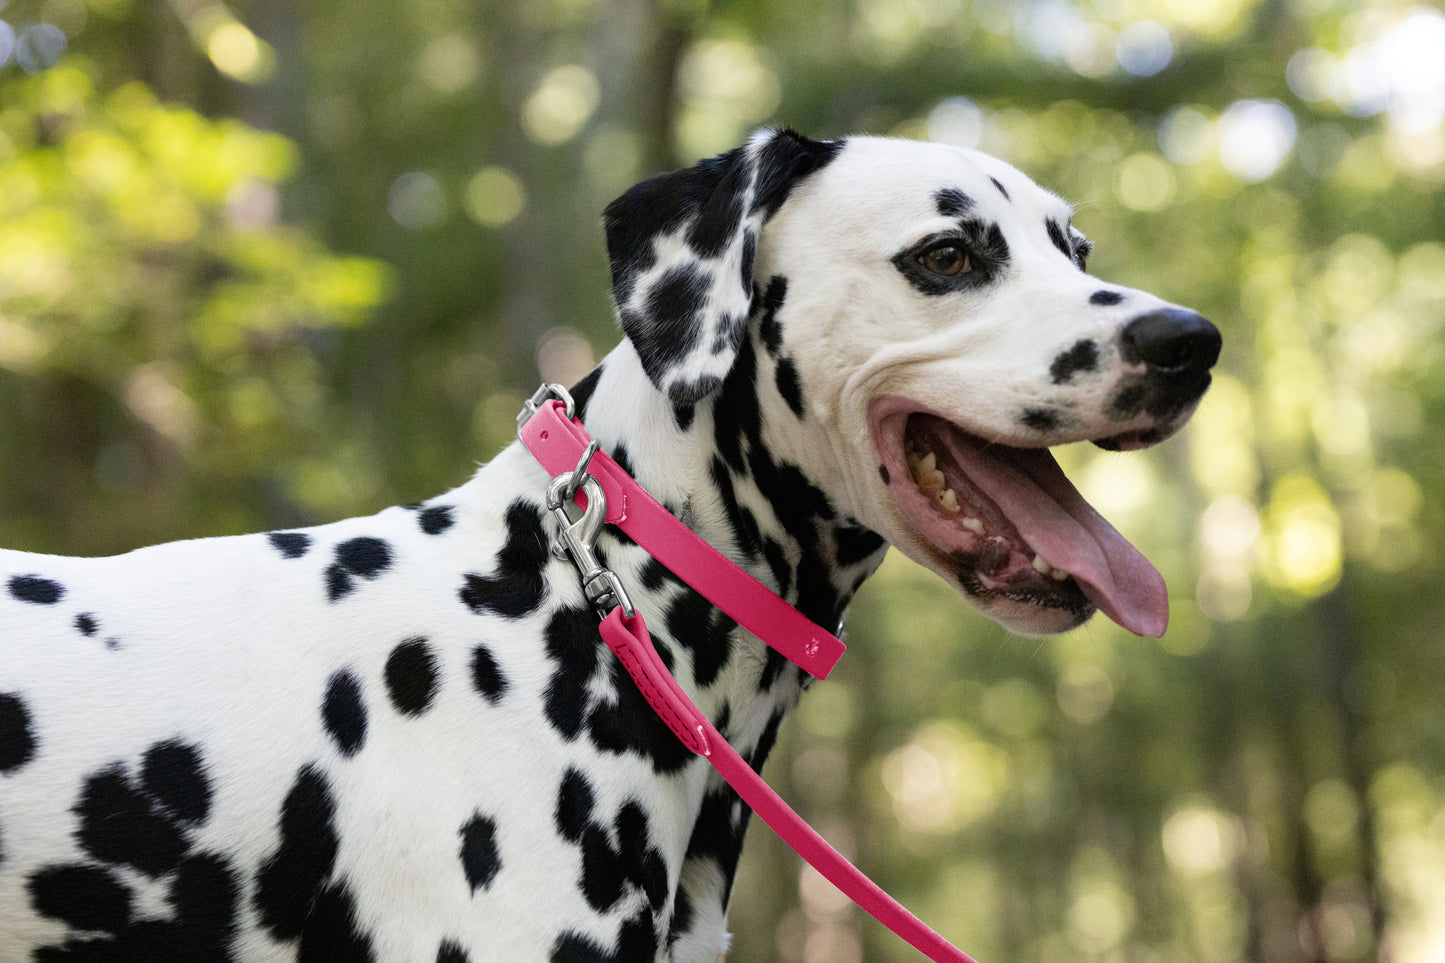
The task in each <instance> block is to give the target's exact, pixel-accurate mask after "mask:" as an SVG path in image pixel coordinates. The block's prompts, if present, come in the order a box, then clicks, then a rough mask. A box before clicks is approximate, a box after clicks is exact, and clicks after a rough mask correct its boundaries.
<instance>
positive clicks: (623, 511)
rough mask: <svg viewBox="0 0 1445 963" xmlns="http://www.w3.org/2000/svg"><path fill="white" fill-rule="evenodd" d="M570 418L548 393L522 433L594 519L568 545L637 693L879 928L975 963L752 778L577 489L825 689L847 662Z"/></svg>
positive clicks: (540, 395)
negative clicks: (586, 540)
mask: <svg viewBox="0 0 1445 963" xmlns="http://www.w3.org/2000/svg"><path fill="white" fill-rule="evenodd" d="M549 393H550V394H556V395H558V396H559V397H561V398H564V399H566V401H565V403H564V402H563V401H555V400H553V401H544V400H543V399H544V398H545V397H546V395H547V394H549ZM571 407H572V405H571V398H570V397H568V395H567V393H566V392H565V391H564V390H561V389H560V388H557V387H556V386H543V388H542V389H539V390H538V392H537V394H535V395H533V397H532V400H531V401H529V402H528V403H527V407H526V409H525V410H524V411H523V412H522V414H521V415H519V416H518V419H517V421H518V427H517V434H518V436H519V437H520V438H521V439H522V444H524V445H525V446H526V447H527V450H528V451H530V452H531V453H532V455H533V456H534V457H535V458H536V459H537V461H539V462H540V463H541V464H542V467H544V468H545V469H546V470H547V472H548V473H549V474H551V475H553V476H554V484H555V483H556V481H558V480H560V479H562V478H564V477H565V476H567V475H571V476H572V477H571V484H570V486H568V487H570V489H571V491H572V492H573V496H572V497H575V498H576V500H577V504H578V505H579V506H580V507H582V508H583V510H584V520H583V522H578V523H576V525H569V526H568V531H566V532H564V536H565V537H564V544H566V545H567V546H568V552H569V554H571V555H572V559H573V561H574V562H576V563H577V565H578V568H579V570H580V571H582V573H583V577H584V587H585V588H586V589H587V594H588V597H589V599H592V600H593V602H594V604H598V605H599V608H602V607H603V606H602V605H601V604H600V603H599V602H598V599H599V598H600V599H603V600H606V601H609V602H610V603H611V607H610V611H608V612H607V614H606V615H605V616H604V617H603V618H602V624H601V626H600V632H601V634H602V639H603V641H604V642H606V643H607V647H608V648H609V649H611V650H612V652H613V654H614V655H616V656H617V658H618V660H619V661H620V662H621V663H622V666H623V668H624V669H626V670H627V674H628V675H629V676H631V677H632V680H633V682H635V683H636V684H637V688H638V691H640V692H641V693H642V696H643V698H645V699H646V700H647V703H648V705H650V706H652V709H653V711H654V712H656V713H657V715H658V718H660V719H661V720H662V721H663V722H664V723H665V724H666V725H667V727H668V729H670V730H671V731H672V732H673V734H674V735H676V736H677V738H678V739H680V740H681V741H682V744H683V745H685V746H686V747H687V748H688V749H689V750H690V751H691V752H694V753H696V754H697V755H700V756H702V757H704V758H705V759H707V761H708V762H709V763H711V764H712V767H713V768H714V769H716V770H717V771H718V773H719V774H720V775H721V776H722V777H723V779H724V780H726V781H727V784H728V785H730V786H732V788H733V789H734V790H736V791H737V794H738V795H739V796H741V797H742V799H743V801H744V802H746V803H747V804H748V805H749V806H751V807H752V809H753V812H755V813H757V814H758V816H759V817H760V818H761V819H762V820H763V822H765V823H767V824H768V826H769V827H771V828H772V830H773V832H775V833H777V834H778V836H779V837H781V838H782V840H783V842H785V843H787V844H788V845H789V846H790V847H792V849H793V851H794V852H796V853H797V854H798V855H799V856H801V857H802V858H803V859H804V860H805V861H806V862H807V863H808V864H809V865H810V866H812V867H813V868H814V869H816V870H817V871H818V872H819V873H821V874H823V876H824V877H826V878H827V879H828V880H829V881H831V882H832V883H833V885H834V886H837V887H838V889H839V890H841V891H842V892H843V894H844V895H846V896H847V897H848V898H849V899H851V900H852V901H853V902H855V903H857V904H858V905H859V906H861V907H862V908H863V909H864V910H866V911H867V912H868V913H869V914H870V915H871V916H872V917H873V918H874V919H876V920H878V922H880V923H882V924H883V925H884V926H886V927H888V928H889V929H890V930H892V931H893V932H894V933H897V934H898V935H899V936H900V937H902V938H903V939H904V940H906V941H907V942H908V943H909V944H910V945H912V946H913V947H914V948H915V949H917V950H918V951H919V952H920V953H922V954H923V955H924V956H926V957H928V958H929V959H930V960H933V961H935V963H975V961H974V959H973V958H972V957H970V956H969V955H968V954H966V953H964V952H963V951H962V950H960V949H959V948H958V947H956V946H954V945H953V944H952V943H950V942H948V941H947V940H945V939H944V938H943V937H941V936H939V935H938V934H937V933H935V932H934V931H933V930H932V929H930V928H929V927H928V926H927V925H926V924H925V923H923V922H922V921H921V920H919V919H918V917H916V916H914V915H913V914H912V913H910V912H908V910H907V909H905V908H904V907H903V906H902V904H900V903H899V902H898V901H897V900H895V899H894V898H893V897H891V896H889V895H888V894H887V893H885V892H884V891H883V889H882V888H881V887H879V886H878V884H877V883H875V882H873V881H872V880H871V879H869V878H868V877H867V876H866V875H864V874H863V872H862V871H861V870H859V869H858V868H857V867H856V866H854V865H853V864H852V863H850V862H849V861H848V860H847V859H846V858H845V857H844V856H843V855H842V854H841V853H839V852H838V851H837V850H836V849H834V848H833V847H832V846H830V845H828V842H827V840H825V839H824V838H823V837H822V836H820V835H819V834H818V832H817V831H816V830H814V829H813V827H811V826H809V825H808V823H807V821H806V820H804V819H803V817H801V816H799V815H798V814H797V813H796V812H794V811H793V809H792V807H790V806H789V805H788V804H787V803H786V802H784V801H783V799H782V797H780V796H779V795H778V794H777V793H775V792H774V791H773V790H772V788H771V787H770V786H769V785H768V784H767V782H766V781H765V780H764V779H763V777H762V776H761V775H760V774H758V773H756V772H754V771H753V769H752V767H751V766H749V765H748V763H747V761H746V760H744V759H743V758H742V756H740V755H738V753H737V751H736V750H735V749H733V747H732V746H731V745H729V744H728V741H727V740H726V739H725V738H723V736H722V734H721V733H720V732H718V731H717V729H716V728H714V727H713V725H712V723H711V722H709V721H708V719H707V716H705V715H703V713H702V712H701V711H700V710H699V709H698V708H697V706H696V705H694V704H693V702H692V700H691V699H689V698H688V697H687V693H685V692H683V691H682V687H681V686H679V685H678V684H677V680H676V679H674V678H673V677H672V674H671V673H669V672H668V671H667V667H666V666H664V665H663V664H662V659H661V658H659V657H658V654H657V649H656V648H654V646H653V644H652V638H651V636H649V635H648V634H647V623H646V622H645V621H643V618H642V615H641V614H640V613H633V614H630V615H629V614H627V613H630V612H632V606H631V602H630V601H629V600H628V599H627V595H626V593H625V592H624V591H622V589H621V587H620V585H618V583H617V582H616V576H615V575H613V574H612V573H611V572H610V571H607V570H605V569H602V568H601V567H600V566H598V565H597V564H596V560H595V559H594V558H591V552H590V546H589V545H580V546H579V543H578V539H577V538H576V537H575V536H574V534H573V530H574V529H580V528H583V527H584V524H585V523H586V522H587V519H586V517H585V516H586V510H587V507H588V506H587V504H586V496H585V495H584V494H583V493H582V491H581V490H580V488H579V486H580V484H581V480H582V479H583V478H590V479H592V480H595V482H596V483H597V484H598V488H597V489H595V490H596V491H599V492H600V493H601V495H602V498H601V499H599V500H600V501H603V502H605V507H604V519H605V521H607V522H611V523H612V524H615V525H617V526H618V527H619V528H621V529H622V531H623V532H625V533H626V534H627V535H628V536H630V537H631V538H632V540H633V541H635V542H637V544H638V545H640V546H642V547H643V548H644V549H646V550H647V551H648V552H649V553H650V554H651V555H652V556H653V557H654V558H656V559H657V560H658V561H660V562H661V563H662V564H663V565H665V566H667V567H668V568H669V569H671V570H672V572H673V574H675V575H677V576H678V577H679V578H681V579H682V580H683V581H684V582H686V583H687V584H688V585H690V586H692V587H693V588H694V589H696V590H697V591H698V592H700V593H702V595H703V596H704V597H706V598H707V599H708V600H709V601H710V602H712V603H713V604H714V605H716V606H717V607H718V608H719V609H721V610H722V611H723V612H725V613H727V615H728V616H729V617H730V618H732V619H733V620H734V621H736V622H737V623H738V624H739V625H741V626H742V627H743V628H745V629H747V630H748V631H749V632H751V633H753V634H754V635H756V636H757V637H758V638H760V639H762V640H763V641H764V642H766V643H767V644H768V645H769V646H771V647H772V648H774V649H776V650H777V651H778V652H780V653H781V654H782V655H784V656H786V657H787V658H788V660H789V661H791V662H793V663H795V664H797V665H799V666H801V667H802V668H804V669H806V670H807V671H808V672H811V673H812V674H813V675H815V676H817V677H818V678H820V679H821V678H826V677H827V675H828V673H829V671H831V670H832V668H833V665H834V664H835V663H836V662H837V661H838V658H839V657H840V656H841V655H842V654H843V648H844V646H843V643H842V642H841V641H839V640H838V639H837V638H836V637H834V636H833V634H832V633H830V632H827V631H825V630H823V629H821V628H819V627H818V626H817V625H815V624H814V623H813V622H811V621H810V620H808V619H807V618H805V617H804V616H803V615H802V613H800V612H798V610H797V609H795V608H793V607H792V606H791V605H789V604H788V603H787V602H784V601H783V600H782V599H781V598H779V597H778V596H777V595H775V594H774V593H773V592H771V591H770V590H769V589H768V588H767V586H765V585H763V584H762V583H761V582H759V581H758V580H757V579H755V578H753V577H752V576H751V575H749V574H748V573H746V572H744V571H743V570H742V569H740V568H738V567H737V566H736V565H734V564H733V563H732V562H731V561H729V560H728V559H727V557H726V556H724V555H723V554H722V553H721V552H719V551H717V549H715V548H713V547H712V546H711V545H709V544H708V543H707V542H705V541H703V540H702V538H700V537H699V536H698V535H697V534H696V533H695V532H693V531H692V530H691V529H689V528H688V527H687V526H686V525H683V524H682V523H681V522H680V521H678V520H677V519H676V518H674V517H673V516H672V514H671V513H670V512H668V511H667V509H665V508H663V507H662V506H661V505H660V504H659V503H658V502H657V500H656V499H654V498H653V497H652V496H651V495H649V494H648V493H647V491H646V490H645V489H643V487H642V486H641V485H639V484H638V483H637V481H636V480H635V479H633V478H632V476H631V475H628V474H627V473H626V472H625V471H623V470H622V468H621V467H620V466H618V464H617V462H616V461H614V460H613V459H612V458H610V457H609V456H608V455H607V454H606V453H605V452H600V451H596V450H595V448H593V449H591V450H590V451H589V446H591V445H592V439H591V438H590V437H589V436H588V434H587V430H586V429H585V428H583V427H582V423H581V422H579V421H577V420H575V419H573V418H571V417H569V414H570V409H571ZM563 514H565V513H563ZM593 522H594V524H593V525H592V526H591V528H590V530H592V531H594V532H595V529H596V528H600V524H595V519H594V520H593ZM579 555H580V556H583V557H579ZM589 567H590V570H589ZM603 577H605V579H606V581H607V585H610V587H607V585H605V586H603V587H602V588H600V589H597V590H596V592H595V593H594V589H593V582H594V580H595V579H599V578H603Z"/></svg>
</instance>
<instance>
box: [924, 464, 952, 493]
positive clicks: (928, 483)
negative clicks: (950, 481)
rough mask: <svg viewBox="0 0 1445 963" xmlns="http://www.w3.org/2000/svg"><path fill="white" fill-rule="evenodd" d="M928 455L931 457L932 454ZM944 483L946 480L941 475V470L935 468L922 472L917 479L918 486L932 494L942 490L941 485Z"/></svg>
mask: <svg viewBox="0 0 1445 963" xmlns="http://www.w3.org/2000/svg"><path fill="white" fill-rule="evenodd" d="M928 457H929V458H932V457H933V456H932V455H929V456H928ZM919 467H922V466H919ZM945 484H946V481H945V479H944V477H943V472H941V471H939V470H938V469H936V468H935V469H933V470H932V471H930V472H927V473H924V474H923V476H922V477H921V478H919V479H918V487H919V488H921V489H923V490H924V491H926V492H928V493H929V494H932V493H933V492H940V491H943V486H944V485H945Z"/></svg>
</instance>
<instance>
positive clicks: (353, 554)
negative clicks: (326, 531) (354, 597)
mask: <svg viewBox="0 0 1445 963" xmlns="http://www.w3.org/2000/svg"><path fill="white" fill-rule="evenodd" d="M336 563H337V564H338V565H340V566H341V567H342V568H344V569H346V570H347V571H348V572H351V573H352V574H354V575H360V576H361V577H362V578H376V577H377V576H378V575H380V574H381V573H382V572H384V571H386V570H387V569H388V568H389V567H390V566H391V546H390V545H388V544H387V543H386V542H385V541H383V540H382V539H379V538H372V537H371V536H368V535H363V536H361V537H360V538H348V539H347V540H346V541H344V542H342V543H341V544H340V545H338V546H336Z"/></svg>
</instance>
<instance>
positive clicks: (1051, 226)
mask: <svg viewBox="0 0 1445 963" xmlns="http://www.w3.org/2000/svg"><path fill="white" fill-rule="evenodd" d="M1044 229H1045V230H1046V231H1048V232H1049V240H1050V241H1051V242H1052V243H1053V245H1054V247H1056V248H1058V249H1059V251H1060V252H1062V253H1063V255H1064V257H1066V258H1068V259H1069V260H1073V258H1074V249H1073V247H1072V246H1071V245H1070V244H1069V238H1068V235H1066V234H1065V233H1064V229H1063V228H1062V227H1060V226H1059V222H1058V221H1056V220H1054V219H1053V218H1052V217H1046V218H1044Z"/></svg>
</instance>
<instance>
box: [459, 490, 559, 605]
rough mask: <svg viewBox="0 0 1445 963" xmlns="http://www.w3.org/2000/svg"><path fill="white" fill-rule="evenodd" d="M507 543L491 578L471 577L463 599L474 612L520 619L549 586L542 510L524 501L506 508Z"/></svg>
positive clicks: (489, 576)
mask: <svg viewBox="0 0 1445 963" xmlns="http://www.w3.org/2000/svg"><path fill="white" fill-rule="evenodd" d="M505 522H506V526H507V541H506V542H505V543H504V544H503V545H502V550H501V551H500V552H498V553H497V570H496V572H495V573H494V574H492V575H468V576H467V578H466V585H465V586H463V587H462V590H461V599H462V601H463V602H465V603H466V605H467V607H468V608H470V609H471V610H472V611H473V612H476V613H477V614H481V613H482V612H485V611H492V612H496V613H497V614H498V615H504V616H507V617H508V618H518V617H520V616H523V615H526V614H527V613H528V612H531V611H532V610H533V609H535V608H536V607H537V606H538V605H540V604H541V603H542V597H543V596H544V594H545V593H546V590H547V585H546V582H545V580H544V579H543V578H542V569H543V568H545V567H546V565H547V562H548V559H549V556H548V553H547V539H546V536H545V535H543V533H542V510H541V509H540V508H539V507H538V506H537V505H535V504H533V503H532V502H529V501H527V500H526V499H524V498H518V499H517V500H516V501H514V502H512V504H510V505H508V506H507V514H506V519H505Z"/></svg>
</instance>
